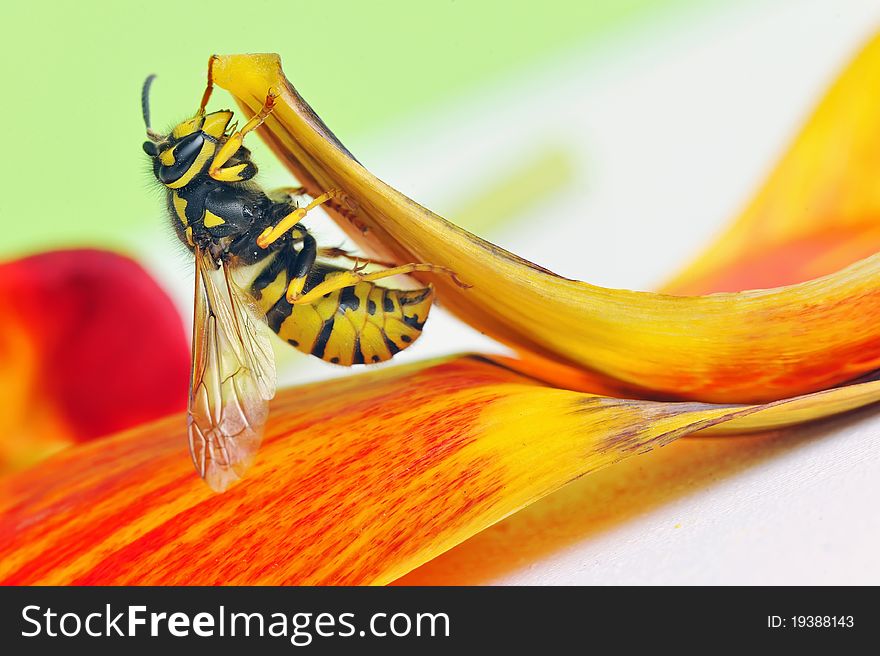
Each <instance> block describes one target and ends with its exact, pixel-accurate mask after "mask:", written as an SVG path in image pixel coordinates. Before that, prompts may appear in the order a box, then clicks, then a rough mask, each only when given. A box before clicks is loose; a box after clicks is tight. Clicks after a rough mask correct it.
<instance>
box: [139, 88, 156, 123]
mask: <svg viewBox="0 0 880 656" xmlns="http://www.w3.org/2000/svg"><path fill="white" fill-rule="evenodd" d="M155 79H156V76H155V75H148V76H147V79H146V80H144V86H143V88H142V89H141V111H142V112H143V114H144V124H145V125H146V126H147V134H150V133H151V132H152V131H153V130H152V129H151V126H150V87H151V86H153V80H155Z"/></svg>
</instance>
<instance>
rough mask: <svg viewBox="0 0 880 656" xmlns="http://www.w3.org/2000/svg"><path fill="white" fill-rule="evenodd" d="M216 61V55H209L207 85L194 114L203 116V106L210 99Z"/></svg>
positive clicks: (204, 106)
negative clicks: (197, 109)
mask: <svg viewBox="0 0 880 656" xmlns="http://www.w3.org/2000/svg"><path fill="white" fill-rule="evenodd" d="M215 61H217V55H211V57H210V58H209V59H208V86H206V87H205V92H204V93H203V94H202V102H201V104H200V105H199V111H198V112H196V116H204V115H205V108H206V107H207V106H208V101H209V100H210V99H211V94H212V93H213V92H214V62H215Z"/></svg>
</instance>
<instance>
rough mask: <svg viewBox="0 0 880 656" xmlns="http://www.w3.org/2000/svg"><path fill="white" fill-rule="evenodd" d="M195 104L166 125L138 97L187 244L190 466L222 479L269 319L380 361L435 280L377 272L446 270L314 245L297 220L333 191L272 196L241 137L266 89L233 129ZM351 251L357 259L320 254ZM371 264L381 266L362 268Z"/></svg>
mask: <svg viewBox="0 0 880 656" xmlns="http://www.w3.org/2000/svg"><path fill="white" fill-rule="evenodd" d="M213 61H214V60H213V58H212V59H211V63H209V66H208V84H207V88H206V89H205V92H204V94H203V95H202V101H201V104H200V105H199V109H198V111H197V112H196V113H195V116H193V117H192V118H190V119H188V120H186V121H183V122H182V123H179V124H178V125H176V126H174V128H173V129H172V130H171V131H170V133H169V134H167V135H163V134H159V133H157V132H154V131H153V130H152V128H151V127H150V110H149V92H150V86H151V84H152V81H153V79H154V76H150V77H148V78H147V80H146V81H145V82H144V86H143V91H142V97H141V104H142V109H143V116H144V122H145V124H146V127H147V137H148V140H147V141H146V142H145V143H144V146H143V148H144V151H145V152H146V154H147V155H149V156H150V158H151V161H152V166H153V173H154V174H155V176H156V179H158V180H159V182H161V183H162V185H164V187H165V188H166V190H167V204H168V211H169V214H170V216H171V222H172V223H173V225H174V228H175V230H176V232H177V234H178V236H179V237H180V239H181V241H182V242H183V243H184V244H185V245H186V246H187V248H189V250H190V251H192V253H193V254H194V256H195V264H196V271H195V312H194V319H193V321H194V326H193V343H192V357H193V361H192V378H191V381H190V396H189V411H188V434H189V446H190V453H191V454H192V458H193V463H194V464H195V467H196V470H197V471H198V472H199V474H200V475H201V476H202V477H203V478H204V479H205V480H206V481H207V483H208V484H209V485H210V486H211V487H212V488H213V489H215V490H217V491H223V490H225V489H226V488H227V487H228V486H229V485H230V484H232V483H234V482H235V481H237V480H238V479H240V478H241V477H242V476H243V474H244V471H245V470H246V469H247V467H248V466H249V465H250V462H251V461H252V459H253V457H254V454H255V453H256V451H257V449H258V447H259V445H260V441H261V439H262V432H263V426H264V424H265V421H266V417H267V414H268V402H269V399H271V398H272V397H273V396H274V394H275V363H274V358H273V355H272V349H271V345H270V343H269V339H268V336H267V335H266V334H265V332H264V331H263V330H262V329H261V324H263V323H266V322H267V323H268V324H269V326H270V327H271V329H272V330H273V331H274V332H275V333H277V334H278V336H279V337H281V338H282V339H283V340H285V341H287V342H288V343H289V344H291V345H292V346H294V347H296V348H297V349H299V350H300V351H303V352H305V353H309V354H311V355H314V356H317V357H319V358H321V359H323V360H326V361H328V362H332V363H334V364H339V365H345V366H350V365H356V364H369V363H373V362H382V361H384V360H388V359H389V358H391V357H393V356H394V354H395V353H397V352H399V351H401V350H403V349H405V348H407V347H408V346H409V345H410V344H412V343H413V342H415V340H416V339H417V338H418V337H419V335H420V334H421V332H422V326H423V325H424V323H425V320H426V319H427V318H428V313H429V311H430V309H431V303H432V301H433V289H432V287H431V286H428V287H425V288H422V289H415V290H398V289H388V288H385V287H381V286H379V285H377V284H375V281H377V280H380V279H382V278H387V277H390V276H394V275H399V274H405V273H411V272H415V271H423V272H435V273H445V274H449V275H452V276H453V277H454V273H453V272H452V271H450V270H449V269H446V268H444V267H440V266H434V265H430V264H405V265H402V266H392V265H388V264H387V263H382V262H376V261H372V260H369V259H366V258H356V257H354V256H352V255H350V254H349V253H347V252H346V251H344V250H342V249H339V248H319V247H318V245H317V243H316V241H315V239H314V237H312V235H311V234H309V232H308V230H307V229H306V228H305V226H303V225H302V223H300V221H301V220H302V219H303V218H304V217H305V216H306V214H307V213H308V212H309V211H310V210H312V209H313V208H315V207H317V206H318V205H321V204H322V203H326V202H328V201H329V202H332V201H333V199H334V198H337V197H339V196H340V194H339V192H337V191H334V190H330V191H327V192H326V193H324V194H321V195H319V196H318V197H316V198H315V199H314V200H313V201H312V202H311V203H309V204H308V205H306V206H305V207H298V206H297V205H296V204H295V203H294V201H293V197H294V196H293V195H292V194H291V192H290V191H289V190H285V191H282V192H280V193H277V194H267V193H266V192H264V191H263V190H262V189H261V188H260V187H259V186H258V185H257V184H256V183H255V182H254V181H253V178H254V176H255V175H256V173H257V167H256V166H255V165H254V163H253V161H252V160H251V153H250V151H249V150H248V149H247V148H245V147H244V146H243V145H242V141H243V139H244V137H245V135H247V134H248V133H249V132H252V131H253V130H255V129H257V128H258V127H259V126H260V125H261V124H262V123H263V121H265V120H266V119H267V118H268V117H269V116H270V115H271V113H272V111H273V108H274V106H275V101H276V99H277V97H278V96H277V95H276V94H275V93H274V92H273V91H271V90H270V92H269V94H268V95H267V97H266V101H265V104H264V105H263V108H262V109H261V111H260V112H258V113H257V114H256V115H254V116H253V118H251V119H250V120H249V121H247V123H245V125H244V126H243V127H242V128H241V129H240V130H239V129H236V125H235V124H231V122H232V117H233V113H232V112H231V111H228V110H221V111H216V112H211V113H206V107H207V105H208V101H209V100H210V97H211V92H212V89H213V81H212V74H211V64H212V63H213ZM339 258H347V259H351V260H354V261H355V265H354V268H341V267H339V266H334V265H332V264H331V263H328V262H327V260H334V259H339ZM369 264H373V265H379V266H381V267H383V268H381V269H380V270H375V271H369V272H368V271H366V270H365V267H366V266H367V265H369Z"/></svg>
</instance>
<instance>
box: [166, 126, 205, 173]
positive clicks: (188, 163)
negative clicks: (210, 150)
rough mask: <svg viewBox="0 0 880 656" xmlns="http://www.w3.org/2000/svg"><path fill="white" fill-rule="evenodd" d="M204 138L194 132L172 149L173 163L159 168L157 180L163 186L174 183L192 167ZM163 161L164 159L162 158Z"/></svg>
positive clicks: (199, 133)
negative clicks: (163, 184)
mask: <svg viewBox="0 0 880 656" xmlns="http://www.w3.org/2000/svg"><path fill="white" fill-rule="evenodd" d="M204 143H205V137H204V135H203V134H202V133H201V132H196V133H195V134H191V135H189V136H188V137H184V138H183V139H181V140H180V141H179V142H178V143H177V145H176V146H175V147H174V151H173V153H174V163H173V164H168V165H164V164H163V166H161V167H160V168H159V180H160V181H162V182H163V183H165V184H169V183H172V182H174V181H175V180H178V179H180V177H181V176H182V175H183V174H184V173H186V172H187V171H189V169H190V167H192V166H194V165H195V163H196V159H197V158H198V156H199V153H200V152H201V150H202V145H203V144H204ZM163 159H164V157H163Z"/></svg>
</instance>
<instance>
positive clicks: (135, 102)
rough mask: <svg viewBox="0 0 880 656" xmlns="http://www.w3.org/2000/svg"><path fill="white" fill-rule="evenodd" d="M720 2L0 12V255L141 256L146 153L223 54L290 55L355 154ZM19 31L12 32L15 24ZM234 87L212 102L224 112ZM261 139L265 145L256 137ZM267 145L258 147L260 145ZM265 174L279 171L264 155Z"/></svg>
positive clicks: (151, 5)
mask: <svg viewBox="0 0 880 656" xmlns="http://www.w3.org/2000/svg"><path fill="white" fill-rule="evenodd" d="M722 2H723V0H711V1H709V2H705V1H704V2H700V3H697V2H696V1H695V0H617V1H615V2H608V1H607V0H601V1H598V0H593V1H577V0H544V1H543V2H541V3H511V2H502V1H494V2H493V1H484V2H461V1H458V2H456V1H452V0H447V1H435V2H411V1H406V0H386V1H374V2H355V1H346V0H328V1H325V2H320V3H315V2H300V1H287V2H284V1H279V0H274V1H273V0H264V1H260V0H252V1H251V2H227V1H225V0H216V1H212V2H180V1H179V0H178V1H176V2H172V1H168V0H154V1H151V2H148V3H134V2H108V1H103V2H94V1H93V2H80V3H65V2H29V3H14V4H9V5H7V7H6V8H5V9H4V10H3V14H4V23H5V24H6V26H7V30H6V34H5V36H4V39H3V42H2V45H0V48H2V49H3V56H2V58H0V61H2V67H3V69H2V80H3V85H4V90H5V91H4V94H3V97H4V100H5V102H3V103H2V104H0V116H2V124H3V126H4V132H5V135H4V144H3V150H4V156H3V157H2V163H0V166H2V179H3V180H4V193H3V194H2V195H0V221H2V225H3V227H4V239H3V241H2V242H0V257H4V258H5V257H11V256H15V255H18V254H23V253H27V252H31V251H34V250H42V249H46V248H51V247H56V246H68V245H99V246H106V247H111V248H116V249H119V250H123V251H128V252H137V251H138V243H139V240H140V239H141V238H142V237H143V236H144V235H147V234H154V233H155V231H156V230H158V227H157V225H152V224H148V223H145V222H149V221H151V220H152V219H151V217H153V216H155V221H156V222H157V224H158V223H159V222H162V221H164V219H163V217H162V214H161V212H162V203H161V201H160V200H159V196H158V195H157V194H156V193H153V192H152V191H151V187H152V183H151V176H150V175H149V174H148V172H147V169H146V162H145V157H144V155H143V154H142V152H141V150H140V144H141V141H142V139H143V136H142V135H143V125H142V123H141V117H140V108H139V99H138V96H139V91H140V85H141V82H142V80H143V78H144V77H145V76H146V75H147V74H148V73H157V74H158V76H159V78H158V80H157V83H156V85H155V86H154V88H153V117H154V118H153V122H154V125H155V126H156V127H157V128H159V129H163V128H164V127H165V126H167V125H169V124H172V123H174V122H176V121H177V120H179V119H181V118H184V117H186V116H189V115H190V114H191V113H192V112H193V111H194V110H195V108H196V105H197V103H198V100H199V98H200V96H201V93H202V90H203V85H204V75H205V66H206V62H207V58H208V56H209V55H210V54H211V53H213V52H261V51H274V52H278V53H280V54H281V56H282V58H283V60H284V63H285V70H286V72H287V74H288V76H290V77H291V79H292V81H293V82H294V84H295V85H296V86H297V88H298V89H299V90H300V92H301V93H302V94H303V95H304V97H305V98H306V99H307V100H308V101H309V102H310V103H311V104H312V105H313V106H314V107H315V108H316V110H317V111H318V113H319V114H320V115H321V116H322V118H324V120H325V121H326V122H327V124H328V125H329V126H330V127H331V129H333V130H334V131H335V132H336V133H337V135H339V136H340V138H341V139H342V140H343V142H344V143H346V144H347V145H348V146H349V147H351V149H352V150H353V152H355V153H358V152H359V149H358V148H357V145H358V140H359V139H361V138H367V137H368V136H369V135H370V134H376V133H377V131H381V130H383V129H387V128H388V127H389V126H390V125H392V124H393V123H394V122H395V121H396V120H399V119H401V118H403V117H406V116H408V115H413V114H417V113H419V112H420V111H424V110H425V109H426V108H435V109H436V108H437V107H441V108H442V107H443V104H444V103H451V102H454V101H455V100H456V99H457V98H458V97H460V96H462V95H463V94H468V93H472V92H473V91H474V90H475V89H478V88H479V87H480V85H481V84H484V83H486V82H487V81H488V80H491V79H493V78H498V77H499V76H503V75H504V74H506V73H508V72H512V71H515V70H516V69H518V68H521V67H523V66H526V65H529V64H531V63H533V62H536V61H538V62H540V61H541V59H542V58H544V57H551V56H553V55H554V54H556V53H558V52H559V51H560V50H561V49H564V48H566V47H571V46H572V45H578V46H579V47H583V45H584V44H587V46H589V45H590V44H597V45H599V44H601V43H603V42H604V41H605V40H607V39H609V38H613V36H614V34H615V33H616V32H617V31H619V30H622V29H624V28H626V29H631V28H632V27H633V26H634V25H639V24H643V25H644V24H650V23H652V22H656V21H663V20H674V19H675V17H676V16H678V15H679V14H680V12H682V11H683V10H685V9H687V10H688V11H693V10H694V9H695V5H699V7H700V9H703V8H705V6H706V5H718V4H720V3H722ZM11 25H14V26H16V27H15V29H12V30H10V29H9V26H11ZM229 104H230V102H229V100H228V97H226V95H225V92H221V93H220V94H217V95H216V96H215V100H214V102H213V103H212V106H214V107H219V106H220V105H229ZM249 145H250V146H254V145H255V142H251V143H250V144H249ZM258 150H259V148H258ZM256 161H257V162H258V163H260V165H261V167H262V170H263V172H264V173H265V172H271V171H272V170H273V167H274V168H276V169H277V165H276V164H275V163H274V162H273V161H272V158H271V156H270V155H268V154H267V153H265V152H263V153H260V152H257V154H256Z"/></svg>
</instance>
